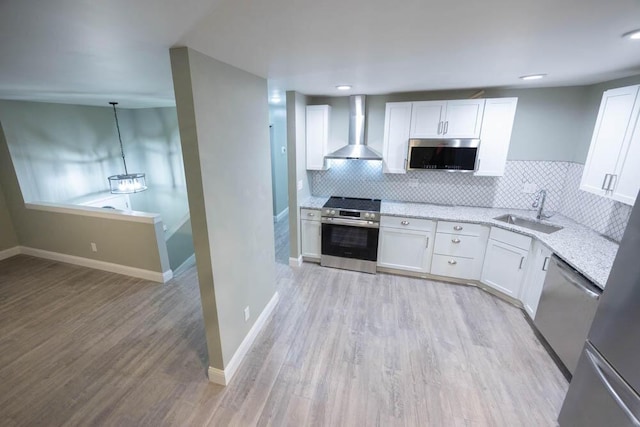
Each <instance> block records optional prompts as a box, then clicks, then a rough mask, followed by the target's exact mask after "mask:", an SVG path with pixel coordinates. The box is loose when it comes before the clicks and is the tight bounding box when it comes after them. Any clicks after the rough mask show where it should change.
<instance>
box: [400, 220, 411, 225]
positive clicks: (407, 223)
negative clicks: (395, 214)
mask: <svg viewBox="0 0 640 427" xmlns="http://www.w3.org/2000/svg"><path fill="white" fill-rule="evenodd" d="M400 224H402V225H409V221H402V222H401V223H400Z"/></svg>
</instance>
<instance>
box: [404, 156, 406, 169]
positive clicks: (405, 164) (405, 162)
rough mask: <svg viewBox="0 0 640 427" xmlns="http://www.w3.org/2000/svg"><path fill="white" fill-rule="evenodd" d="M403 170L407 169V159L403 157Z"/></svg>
mask: <svg viewBox="0 0 640 427" xmlns="http://www.w3.org/2000/svg"><path fill="white" fill-rule="evenodd" d="M404 170H407V159H404Z"/></svg>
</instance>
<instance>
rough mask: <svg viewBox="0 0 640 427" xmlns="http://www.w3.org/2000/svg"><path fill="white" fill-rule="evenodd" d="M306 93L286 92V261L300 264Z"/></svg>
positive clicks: (305, 186)
mask: <svg viewBox="0 0 640 427" xmlns="http://www.w3.org/2000/svg"><path fill="white" fill-rule="evenodd" d="M306 114H307V97H306V96H304V95H302V94H300V93H297V92H293V91H289V92H287V150H288V151H289V156H288V169H289V248H290V249H289V264H290V265H292V266H298V265H300V264H302V255H301V245H300V203H301V202H302V201H304V199H306V198H308V197H310V196H311V192H310V191H309V178H308V175H307V161H306V145H305V141H306V123H307V118H306Z"/></svg>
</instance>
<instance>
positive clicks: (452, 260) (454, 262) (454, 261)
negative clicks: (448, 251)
mask: <svg viewBox="0 0 640 427" xmlns="http://www.w3.org/2000/svg"><path fill="white" fill-rule="evenodd" d="M447 262H448V263H449V264H450V265H456V264H457V263H458V261H456V260H455V259H450V260H449V261H447Z"/></svg>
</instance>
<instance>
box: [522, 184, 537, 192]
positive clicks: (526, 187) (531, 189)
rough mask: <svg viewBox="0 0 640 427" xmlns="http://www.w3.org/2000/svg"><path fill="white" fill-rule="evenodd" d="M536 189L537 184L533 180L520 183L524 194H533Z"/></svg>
mask: <svg viewBox="0 0 640 427" xmlns="http://www.w3.org/2000/svg"><path fill="white" fill-rule="evenodd" d="M536 191H538V186H537V185H536V184H535V183H533V182H524V183H523V184H522V192H523V193H525V194H533V193H535V192H536Z"/></svg>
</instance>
